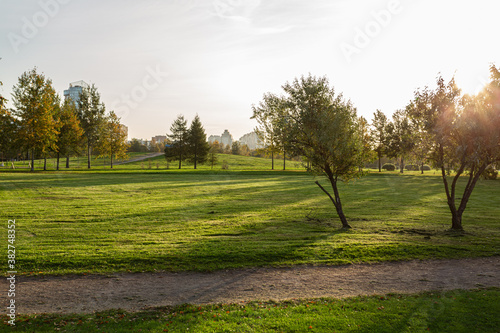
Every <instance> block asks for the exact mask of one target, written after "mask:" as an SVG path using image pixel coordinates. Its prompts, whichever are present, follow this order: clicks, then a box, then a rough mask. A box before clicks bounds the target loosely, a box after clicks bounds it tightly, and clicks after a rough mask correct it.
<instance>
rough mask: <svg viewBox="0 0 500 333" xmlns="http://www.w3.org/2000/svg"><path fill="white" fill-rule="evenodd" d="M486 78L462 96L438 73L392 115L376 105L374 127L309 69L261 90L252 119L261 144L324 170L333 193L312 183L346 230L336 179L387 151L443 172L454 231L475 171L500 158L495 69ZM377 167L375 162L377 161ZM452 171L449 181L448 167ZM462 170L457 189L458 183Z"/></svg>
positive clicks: (499, 74)
mask: <svg viewBox="0 0 500 333" xmlns="http://www.w3.org/2000/svg"><path fill="white" fill-rule="evenodd" d="M490 73H491V81H490V83H489V84H487V85H486V86H485V87H484V89H483V90H482V91H481V92H480V93H479V94H478V95H476V96H470V95H462V93H461V91H460V89H459V88H458V87H457V85H456V83H455V81H454V79H452V80H450V81H449V82H448V83H445V81H444V79H443V78H442V77H438V79H437V88H436V89H434V90H433V89H430V88H428V87H425V88H423V89H418V90H417V91H416V92H415V96H414V98H413V99H412V100H411V101H410V102H409V103H408V104H407V105H406V107H405V108H404V109H402V110H398V111H396V112H395V113H394V115H393V119H392V121H389V120H388V119H387V117H386V116H385V115H384V114H383V113H382V112H380V111H377V112H376V113H375V115H374V119H373V123H372V128H371V129H370V128H369V126H368V123H367V121H366V120H365V119H364V118H363V117H358V116H357V114H356V109H355V108H354V106H353V105H352V103H351V102H350V101H346V100H344V98H343V96H342V94H335V91H334V89H333V88H332V87H330V86H329V83H328V80H327V79H326V77H320V78H317V77H313V76H311V75H309V76H306V77H304V76H303V77H301V78H300V79H295V80H294V81H293V82H291V83H288V82H287V83H286V84H284V85H283V87H282V88H283V93H282V94H281V95H276V94H273V93H266V94H264V97H263V99H262V101H261V102H260V103H259V104H258V105H254V106H253V116H252V118H253V119H256V120H257V122H258V124H259V125H258V127H257V129H256V130H257V131H258V133H259V135H260V136H261V139H262V140H263V141H264V144H265V145H266V146H267V147H269V149H271V150H273V151H281V152H282V153H283V155H285V153H286V154H287V155H291V156H294V155H297V156H302V157H303V158H305V160H306V161H307V162H308V170H309V171H310V172H312V173H314V174H321V175H324V176H326V178H327V179H328V180H329V183H330V185H331V187H332V191H333V193H330V192H328V190H327V189H325V188H324V187H323V186H322V185H321V184H320V183H319V182H316V184H317V185H318V186H319V187H320V188H321V190H322V191H323V192H324V193H325V194H326V195H328V197H329V198H330V200H331V201H332V203H333V205H334V207H335V209H336V211H337V214H338V216H339V218H340V220H341V222H342V226H343V227H344V228H350V225H349V223H348V222H347V219H346V217H345V214H344V212H343V209H342V202H341V199H340V193H339V189H338V182H339V181H349V180H351V179H353V178H356V177H360V176H362V175H363V172H362V170H361V166H362V165H363V164H364V162H366V161H367V160H369V159H370V158H373V157H372V156H373V152H376V154H377V155H378V158H379V161H380V158H381V157H382V155H384V154H386V155H388V156H392V157H399V158H400V159H401V164H400V167H401V172H403V165H404V159H405V158H406V157H407V156H409V155H410V154H414V156H416V157H418V159H419V160H420V161H421V163H422V164H423V163H424V162H430V163H432V164H433V166H434V167H436V168H438V169H440V170H441V176H442V181H443V184H444V188H445V193H446V197H447V203H448V206H449V208H450V211H451V214H452V229H455V230H462V229H463V227H462V214H463V212H464V210H465V207H466V205H467V202H468V200H469V198H470V195H471V193H472V190H473V189H474V186H475V184H476V183H477V181H478V179H479V177H480V176H481V175H482V174H483V172H484V171H485V170H486V168H488V167H492V166H493V165H494V164H495V163H498V162H499V161H500V130H499V129H500V71H499V70H498V69H497V68H496V67H495V66H493V65H492V66H491V68H490ZM379 168H380V163H379ZM450 169H453V170H454V171H455V175H454V177H453V178H451V179H449V177H448V175H449V170H450ZM464 174H465V175H466V176H467V181H466V185H465V187H464V190H463V193H462V195H458V193H457V191H458V190H457V184H458V182H459V179H460V177H461V176H462V175H464Z"/></svg>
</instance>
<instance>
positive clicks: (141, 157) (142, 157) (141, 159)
mask: <svg viewBox="0 0 500 333" xmlns="http://www.w3.org/2000/svg"><path fill="white" fill-rule="evenodd" d="M160 155H163V153H150V154H147V155H143V156H139V157H135V158H131V159H128V160H126V161H122V162H118V163H113V165H120V164H127V163H132V162H138V161H143V160H146V159H148V158H153V157H156V156H160Z"/></svg>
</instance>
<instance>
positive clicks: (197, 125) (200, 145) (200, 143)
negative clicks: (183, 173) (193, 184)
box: [188, 115, 210, 169]
mask: <svg viewBox="0 0 500 333" xmlns="http://www.w3.org/2000/svg"><path fill="white" fill-rule="evenodd" d="M188 134H189V135H188V155H189V161H190V162H191V163H193V164H194V168H195V169H196V167H197V165H198V163H205V162H206V161H207V159H208V151H209V150H210V146H209V144H208V142H207V134H206V133H205V129H204V128H203V125H202V124H201V120H200V117H198V115H196V116H195V117H194V119H193V121H192V122H191V127H190V128H189V132H188Z"/></svg>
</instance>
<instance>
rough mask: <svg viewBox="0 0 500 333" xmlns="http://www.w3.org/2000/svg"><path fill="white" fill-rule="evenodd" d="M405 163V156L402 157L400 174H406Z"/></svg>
mask: <svg viewBox="0 0 500 333" xmlns="http://www.w3.org/2000/svg"><path fill="white" fill-rule="evenodd" d="M404 162H405V160H404V158H403V156H401V163H400V165H399V172H400V173H404V164H405V163H404Z"/></svg>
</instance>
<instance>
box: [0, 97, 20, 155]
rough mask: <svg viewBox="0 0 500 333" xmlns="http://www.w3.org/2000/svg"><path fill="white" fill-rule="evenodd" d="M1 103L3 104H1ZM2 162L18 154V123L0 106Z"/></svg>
mask: <svg viewBox="0 0 500 333" xmlns="http://www.w3.org/2000/svg"><path fill="white" fill-rule="evenodd" d="M0 103H1V102H0ZM0 128H1V130H0V153H1V157H0V161H2V163H3V161H4V160H5V158H13V157H15V156H17V152H18V135H17V131H18V128H19V125H18V121H17V119H16V118H14V117H13V116H12V113H11V112H10V111H9V110H7V109H6V108H4V107H3V106H2V105H0Z"/></svg>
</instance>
